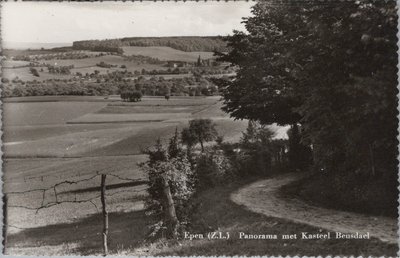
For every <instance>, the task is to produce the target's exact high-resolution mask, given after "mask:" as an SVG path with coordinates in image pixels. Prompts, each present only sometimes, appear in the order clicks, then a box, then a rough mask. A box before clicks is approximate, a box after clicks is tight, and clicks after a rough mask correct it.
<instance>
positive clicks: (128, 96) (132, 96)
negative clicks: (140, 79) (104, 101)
mask: <svg viewBox="0 0 400 258" xmlns="http://www.w3.org/2000/svg"><path fill="white" fill-rule="evenodd" d="M121 99H122V100H123V101H129V102H138V101H141V99H142V93H141V92H140V91H124V92H122V93H121Z"/></svg>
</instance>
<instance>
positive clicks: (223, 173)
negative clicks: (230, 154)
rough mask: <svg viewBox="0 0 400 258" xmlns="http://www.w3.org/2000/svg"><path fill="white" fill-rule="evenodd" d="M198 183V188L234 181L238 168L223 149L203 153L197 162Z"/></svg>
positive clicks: (202, 188)
mask: <svg viewBox="0 0 400 258" xmlns="http://www.w3.org/2000/svg"><path fill="white" fill-rule="evenodd" d="M195 175H196V185H197V189H198V190H200V191H201V190H204V189H207V188H210V187H215V186H217V185H220V184H223V183H226V182H230V181H233V180H234V179H235V178H236V170H235V169H234V167H233V166H232V163H231V161H230V160H229V158H227V157H226V155H225V154H224V152H223V151H222V150H211V151H209V152H206V153H202V154H201V155H200V156H199V157H198V159H197V162H196V170H195Z"/></svg>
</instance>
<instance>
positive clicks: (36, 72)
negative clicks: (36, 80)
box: [29, 67, 40, 77]
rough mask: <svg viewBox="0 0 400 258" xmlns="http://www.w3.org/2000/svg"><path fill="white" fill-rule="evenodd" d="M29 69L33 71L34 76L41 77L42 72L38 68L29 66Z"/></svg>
mask: <svg viewBox="0 0 400 258" xmlns="http://www.w3.org/2000/svg"><path fill="white" fill-rule="evenodd" d="M29 71H30V72H31V74H33V76H36V77H40V74H39V72H38V71H37V70H36V68H33V67H31V68H29Z"/></svg>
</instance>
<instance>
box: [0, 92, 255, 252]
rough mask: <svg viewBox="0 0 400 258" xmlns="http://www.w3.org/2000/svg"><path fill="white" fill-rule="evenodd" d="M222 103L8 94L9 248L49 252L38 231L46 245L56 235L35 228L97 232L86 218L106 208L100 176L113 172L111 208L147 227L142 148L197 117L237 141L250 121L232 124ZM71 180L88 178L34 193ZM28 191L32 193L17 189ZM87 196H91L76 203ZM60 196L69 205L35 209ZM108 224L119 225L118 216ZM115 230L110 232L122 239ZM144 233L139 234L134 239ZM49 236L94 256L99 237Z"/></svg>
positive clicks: (199, 99) (197, 99)
mask: <svg viewBox="0 0 400 258" xmlns="http://www.w3.org/2000/svg"><path fill="white" fill-rule="evenodd" d="M220 108H221V102H219V97H172V98H171V99H170V100H169V101H167V100H165V99H164V98H162V97H145V98H143V100H142V101H141V102H137V103H128V102H121V101H120V99H119V97H118V96H110V98H109V99H104V97H88V96H86V97H71V96H51V97H32V98H29V97H25V98H10V99H6V101H5V103H4V121H5V126H4V152H5V153H4V156H5V159H4V171H5V173H4V181H5V188H4V191H5V193H8V198H9V206H10V207H9V210H8V212H9V217H10V220H9V224H10V227H9V232H10V235H9V239H10V240H9V241H10V242H11V244H10V246H11V248H10V249H9V250H10V253H26V254H29V253H30V252H32V251H33V252H35V253H37V252H38V249H37V248H39V249H41V250H42V251H43V253H45V252H46V250H47V249H46V247H43V248H42V247H37V244H38V243H37V242H36V240H35V239H36V238H37V237H38V236H41V239H43V241H45V242H46V241H50V239H48V238H47V237H46V236H44V235H43V234H42V233H39V234H38V235H37V236H36V237H35V236H33V235H32V234H33V233H32V232H37V230H39V231H40V230H42V229H47V230H49V229H50V228H53V230H51V232H55V231H58V229H60V230H61V229H62V228H65V230H66V229H67V228H68V225H73V224H76V223H78V224H80V223H84V224H87V225H88V229H87V230H86V231H87V232H99V230H98V228H100V227H101V224H99V223H97V222H98V221H97V219H95V220H93V221H92V222H90V223H89V224H88V223H87V221H89V220H92V218H97V216H98V213H99V210H98V208H99V207H101V204H100V198H98V195H99V184H100V178H99V176H98V173H106V174H109V176H108V177H107V194H108V195H109V197H107V203H108V208H107V209H108V210H109V212H111V214H112V215H111V217H112V218H116V217H118V216H120V218H121V219H122V220H123V221H125V218H128V217H129V218H130V219H134V220H135V221H133V222H132V223H135V224H137V223H142V224H143V223H144V221H145V220H148V219H149V218H144V217H143V215H137V214H139V213H140V214H142V212H143V211H142V209H143V205H144V203H143V198H144V197H145V195H146V192H145V187H146V185H145V184H144V182H145V181H146V180H147V176H146V175H144V174H143V173H142V172H141V170H140V169H139V168H138V163H140V162H144V161H145V160H146V156H145V155H143V154H142V150H143V149H145V148H147V147H149V146H151V145H153V144H154V142H155V140H156V139H157V138H158V137H160V138H161V139H162V141H163V142H166V141H167V138H168V137H170V136H171V135H173V133H174V132H175V130H176V128H178V130H180V129H182V128H183V127H185V126H187V124H188V121H189V120H190V119H193V118H211V119H213V120H214V121H215V123H216V125H217V130H218V132H219V133H220V134H221V135H224V139H225V141H237V140H238V139H239V138H240V137H241V132H242V131H243V130H244V129H245V128H246V126H247V122H246V121H234V120H233V119H231V118H229V117H228V115H227V114H225V113H224V112H222V111H221V109H220ZM149 120H152V121H149ZM133 121H135V122H133ZM114 175H115V176H114ZM66 180H67V181H71V182H74V181H80V180H85V181H83V182H81V183H74V184H61V185H60V186H59V187H58V188H57V194H56V193H55V192H54V191H53V190H48V191H45V192H44V193H43V192H42V191H33V192H30V191H32V190H34V189H43V188H47V187H51V186H52V185H54V184H56V183H62V182H64V181H66ZM24 191H28V192H27V193H19V194H18V193H15V192H24ZM88 199H90V200H91V201H90V202H83V203H73V201H74V200H78V201H79V200H88ZM54 200H58V201H60V200H62V201H63V202H64V203H62V204H59V205H55V206H51V207H49V208H45V209H41V210H39V211H38V212H37V211H36V208H37V207H39V206H41V205H43V204H45V205H46V203H49V202H50V203H51V202H54ZM115 216H116V217H115ZM132 216H133V217H132ZM110 223H112V224H113V225H116V224H115V223H116V222H115V221H113V222H110ZM118 223H119V222H118ZM121 223H122V221H121ZM78 224H77V225H78ZM121 225H122V224H121ZM56 228H57V230H56ZM136 228H137V227H136ZM113 232H114V231H113ZM113 232H111V235H113V234H116V235H115V236H116V238H119V236H120V235H119V234H118V233H116V232H114V233H113ZM120 232H124V231H123V230H122V231H120ZM90 234H91V233H90ZM124 234H125V233H124ZM129 234H130V233H129ZM143 234H144V232H143ZM84 235H85V234H84ZM86 236H89V235H86ZM142 238H143V236H142V235H140V237H139V236H138V237H137V238H135V239H138V240H139V239H142ZM22 239H24V240H22ZM21 241H22V242H21ZM26 241H28V242H29V243H30V244H28V246H27V245H21V244H22V243H23V242H24V243H25V242H26ZM30 241H33V242H30ZM51 241H52V242H51V245H53V246H60V249H59V251H58V252H57V254H62V253H64V252H65V248H67V249H68V248H71V247H73V246H75V247H76V248H78V249H79V248H80V247H79V246H86V247H85V248H89V249H90V250H89V249H85V250H81V251H79V252H82V253H93V252H94V251H93V250H97V249H96V248H97V247H96V246H97V245H98V241H97V240H93V239H92V240H91V244H87V243H85V240H82V239H79V237H78V238H76V239H75V240H74V241H72V242H71V241H70V240H66V239H63V237H62V235H59V236H54V238H51ZM121 243H122V242H121ZM65 244H67V245H68V247H65ZM110 245H111V246H112V245H113V244H112V243H110ZM17 246H19V247H17ZM92 249H93V250H92ZM57 250H58V249H57ZM75 251H76V250H75ZM75 251H74V252H75ZM95 252H97V251H95Z"/></svg>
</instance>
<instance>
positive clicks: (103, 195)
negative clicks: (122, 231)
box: [101, 175, 108, 256]
mask: <svg viewBox="0 0 400 258" xmlns="http://www.w3.org/2000/svg"><path fill="white" fill-rule="evenodd" d="M101 206H102V211H103V248H104V256H106V255H107V254H108V246H107V237H108V212H107V209H106V208H107V207H106V175H101Z"/></svg>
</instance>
